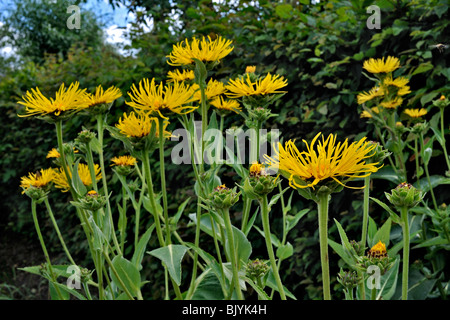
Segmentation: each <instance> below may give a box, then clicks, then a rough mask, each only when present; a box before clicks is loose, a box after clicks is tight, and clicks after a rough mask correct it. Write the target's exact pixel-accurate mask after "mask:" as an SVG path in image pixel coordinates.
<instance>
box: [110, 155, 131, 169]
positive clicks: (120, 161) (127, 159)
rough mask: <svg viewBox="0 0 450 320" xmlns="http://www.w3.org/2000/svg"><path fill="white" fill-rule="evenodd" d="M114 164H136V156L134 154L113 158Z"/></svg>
mask: <svg viewBox="0 0 450 320" xmlns="http://www.w3.org/2000/svg"><path fill="white" fill-rule="evenodd" d="M111 162H113V164H112V165H111V166H122V167H124V166H134V165H135V164H136V158H135V157H132V156H119V157H114V158H112V159H111Z"/></svg>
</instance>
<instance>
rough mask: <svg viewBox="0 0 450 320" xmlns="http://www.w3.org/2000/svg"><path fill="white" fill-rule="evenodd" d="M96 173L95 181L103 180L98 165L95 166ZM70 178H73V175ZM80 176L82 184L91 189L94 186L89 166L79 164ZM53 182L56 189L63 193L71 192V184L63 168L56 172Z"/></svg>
mask: <svg viewBox="0 0 450 320" xmlns="http://www.w3.org/2000/svg"><path fill="white" fill-rule="evenodd" d="M94 172H95V180H97V181H98V180H100V179H101V178H102V173H101V172H100V166H99V165H98V164H94ZM69 174H70V177H71V178H72V174H71V173H69ZM78 176H79V177H80V180H81V182H82V183H83V184H84V185H85V186H86V187H89V186H91V185H92V179H91V173H90V171H89V166H88V165H87V164H84V163H80V164H78ZM53 182H54V184H55V187H56V188H58V189H61V191H62V192H67V191H69V190H70V186H69V182H68V181H67V177H66V174H65V173H64V170H63V168H59V170H55V176H54V178H53Z"/></svg>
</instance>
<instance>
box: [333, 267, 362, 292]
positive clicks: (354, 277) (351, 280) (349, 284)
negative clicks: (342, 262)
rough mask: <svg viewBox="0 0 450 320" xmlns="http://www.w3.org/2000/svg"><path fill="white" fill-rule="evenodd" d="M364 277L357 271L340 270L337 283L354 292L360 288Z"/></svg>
mask: <svg viewBox="0 0 450 320" xmlns="http://www.w3.org/2000/svg"><path fill="white" fill-rule="evenodd" d="M362 279H363V278H362V276H359V275H358V273H357V272H355V271H344V270H342V268H341V270H340V272H339V273H338V277H337V281H338V282H339V283H340V284H341V285H342V286H343V287H344V288H345V289H346V290H352V289H354V288H356V287H357V286H358V284H359V283H360V282H361V280H362Z"/></svg>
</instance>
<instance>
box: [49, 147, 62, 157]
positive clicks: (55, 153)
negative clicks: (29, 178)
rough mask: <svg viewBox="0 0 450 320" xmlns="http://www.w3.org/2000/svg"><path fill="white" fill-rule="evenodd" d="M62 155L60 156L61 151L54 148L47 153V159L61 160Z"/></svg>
mask: <svg viewBox="0 0 450 320" xmlns="http://www.w3.org/2000/svg"><path fill="white" fill-rule="evenodd" d="M60 156H61V155H60V154H59V151H58V150H57V149H56V148H53V149H52V150H50V151H49V152H48V153H47V157H46V158H47V159H48V158H59V157H60Z"/></svg>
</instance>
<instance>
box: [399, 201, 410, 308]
mask: <svg viewBox="0 0 450 320" xmlns="http://www.w3.org/2000/svg"><path fill="white" fill-rule="evenodd" d="M400 212H401V217H400V218H401V221H402V222H401V226H402V233H403V273H402V300H408V273H409V222H408V208H407V207H401V208H400Z"/></svg>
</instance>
